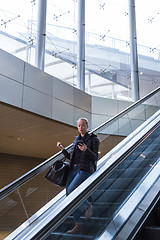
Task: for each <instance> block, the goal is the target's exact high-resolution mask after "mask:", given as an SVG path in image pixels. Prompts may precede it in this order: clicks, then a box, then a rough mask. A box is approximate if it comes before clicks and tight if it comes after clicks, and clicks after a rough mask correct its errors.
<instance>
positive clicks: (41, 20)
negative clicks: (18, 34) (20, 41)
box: [35, 0, 47, 70]
mask: <svg viewBox="0 0 160 240" xmlns="http://www.w3.org/2000/svg"><path fill="white" fill-rule="evenodd" d="M46 11H47V0H38V17H37V38H36V53H35V61H36V62H35V65H36V67H38V68H40V69H41V70H44V57H45V38H46Z"/></svg>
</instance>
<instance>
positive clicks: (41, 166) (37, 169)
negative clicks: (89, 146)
mask: <svg viewBox="0 0 160 240" xmlns="http://www.w3.org/2000/svg"><path fill="white" fill-rule="evenodd" d="M159 91H160V87H158V88H157V89H155V90H153V91H152V92H151V93H149V94H148V95H146V96H145V97H143V98H141V99H140V100H138V101H137V102H135V103H133V104H132V105H130V106H129V107H128V108H126V109H125V110H123V111H121V112H120V113H118V114H117V115H115V116H114V117H112V118H111V119H109V120H107V121H106V122H104V123H103V124H101V125H100V126H98V127H97V128H95V129H94V130H92V131H91V132H90V133H95V134H98V132H100V131H102V130H103V129H104V128H106V126H109V125H111V124H113V123H114V122H115V121H117V120H118V119H120V118H121V117H123V116H124V115H125V114H127V113H129V112H130V111H131V110H133V109H135V108H136V107H137V106H139V105H140V104H142V103H143V102H145V101H146V100H148V99H149V98H151V97H152V96H154V95H155V94H157V93H158V92H159ZM71 146H72V144H71V145H69V146H68V147H66V149H67V150H70V148H71ZM63 157H64V156H63V154H62V152H61V151H60V152H58V153H56V154H55V155H53V156H51V157H50V158H48V159H47V160H45V161H44V162H43V163H41V164H39V165H38V166H36V167H35V168H33V169H31V170H30V171H29V172H27V173H25V174H24V175H22V176H21V177H19V178H18V179H16V180H15V181H13V182H11V183H10V184H8V185H7V186H5V187H4V188H2V189H1V190H0V199H2V198H4V197H5V196H7V195H8V194H10V193H11V192H13V191H14V190H15V189H17V188H18V187H20V186H21V185H23V184H24V183H26V182H27V181H29V180H30V179H32V178H33V177H34V176H36V175H38V174H40V173H41V172H43V171H44V170H46V169H47V168H48V167H50V166H51V165H52V164H53V163H54V162H56V161H57V160H58V159H61V158H63Z"/></svg>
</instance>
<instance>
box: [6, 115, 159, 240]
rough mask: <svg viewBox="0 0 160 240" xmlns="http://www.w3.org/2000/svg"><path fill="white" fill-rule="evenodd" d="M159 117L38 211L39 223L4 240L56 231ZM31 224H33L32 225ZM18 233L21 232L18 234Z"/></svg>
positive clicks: (145, 124) (154, 125)
mask: <svg viewBox="0 0 160 240" xmlns="http://www.w3.org/2000/svg"><path fill="white" fill-rule="evenodd" d="M159 115H160V111H158V112H157V113H156V114H154V117H153V116H152V117H151V120H150V121H146V122H145V123H144V124H142V125H141V126H140V127H139V128H141V131H139V130H138V131H137V129H136V130H135V131H134V132H135V133H134V134H133V135H134V136H131V135H129V136H128V137H126V139H127V138H128V140H127V143H126V144H125V145H124V144H123V143H122V142H123V141H126V139H124V140H123V141H122V142H121V143H120V145H122V146H123V147H121V148H120V150H119V152H117V153H116V154H115V155H113V156H112V158H111V159H109V160H108V159H107V157H106V160H107V161H106V164H104V166H103V167H102V168H100V169H99V170H98V171H96V172H95V173H94V174H92V176H90V177H89V178H87V180H85V182H83V183H82V184H81V185H80V186H78V187H77V188H76V189H75V190H74V191H73V192H72V193H70V195H68V196H67V198H65V199H63V200H62V202H61V203H60V204H59V205H57V207H54V206H52V207H50V208H49V209H48V210H45V211H44V212H43V213H42V212H41V210H39V212H41V214H40V213H35V215H36V216H38V218H39V221H40V222H39V221H38V220H37V219H36V222H37V223H36V224H35V217H33V219H34V220H33V222H32V221H29V223H28V222H25V223H24V225H25V228H24V227H23V229H22V226H20V227H19V228H18V229H17V230H16V231H15V232H13V233H11V235H9V236H8V237H7V238H6V240H8V239H10V237H11V236H14V237H15V236H16V234H17V232H19V233H18V235H19V234H20V235H21V233H22V232H23V233H22V235H23V236H24V239H26V240H28V239H41V236H42V235H41V236H39V235H37V234H39V233H40V234H48V233H47V231H49V232H50V231H51V230H54V229H56V228H57V226H59V224H61V223H62V222H63V221H64V220H65V219H66V218H67V217H68V215H70V214H71V213H72V212H73V211H74V210H75V209H76V208H77V206H79V205H80V204H81V203H82V202H83V201H84V200H85V199H86V198H88V197H89V196H90V195H91V194H92V193H93V191H95V190H96V189H97V188H98V187H99V186H100V185H101V184H102V183H103V181H104V180H105V179H106V178H107V176H108V175H110V173H111V172H112V171H113V170H114V169H115V168H116V167H117V166H119V163H120V162H119V159H121V158H122V159H121V162H123V161H124V158H125V156H124V155H126V152H128V151H129V152H130V151H131V152H132V150H133V149H132V146H133V145H136V144H137V142H138V141H143V138H144V137H145V136H146V135H147V136H148V132H149V131H151V132H152V131H154V129H155V128H156V125H158V126H159V124H160V121H159ZM142 129H143V131H142ZM145 138H146V137H145ZM106 155H107V154H106ZM127 155H128V154H127ZM104 157H105V156H104ZM104 157H103V158H104ZM142 181H143V180H142ZM131 196H132V195H131ZM51 201H53V200H51ZM43 214H45V215H43ZM31 218H32V217H31ZM27 221H28V220H27ZM31 222H32V223H33V225H32V223H31ZM40 228H41V230H40ZM42 228H43V230H42ZM20 231H22V232H21V233H20ZM20 235H19V237H18V238H15V239H21V237H20ZM12 239H13V238H12ZM43 239H45V238H43Z"/></svg>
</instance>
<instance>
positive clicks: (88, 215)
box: [85, 204, 93, 220]
mask: <svg viewBox="0 0 160 240" xmlns="http://www.w3.org/2000/svg"><path fill="white" fill-rule="evenodd" d="M92 211H93V206H92V204H90V205H89V206H88V207H87V208H86V212H85V219H86V220H88V219H89V218H90V217H91V216H92Z"/></svg>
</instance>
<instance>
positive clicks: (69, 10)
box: [0, 0, 160, 100]
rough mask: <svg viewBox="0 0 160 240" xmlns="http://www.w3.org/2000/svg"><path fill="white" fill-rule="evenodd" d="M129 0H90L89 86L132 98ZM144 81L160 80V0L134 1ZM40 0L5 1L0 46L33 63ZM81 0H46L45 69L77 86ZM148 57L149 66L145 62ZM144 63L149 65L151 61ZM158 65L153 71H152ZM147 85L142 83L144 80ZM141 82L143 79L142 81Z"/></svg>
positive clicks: (1, 11)
mask: <svg viewBox="0 0 160 240" xmlns="http://www.w3.org/2000/svg"><path fill="white" fill-rule="evenodd" d="M128 2H129V1H128V0H94V1H93V0H86V1H85V4H86V10H85V12H86V15H85V18H86V19H85V21H86V25H85V30H86V37H85V41H86V50H85V54H86V76H85V81H86V92H88V93H89V94H91V95H94V96H101V97H107V98H113V99H122V100H131V77H130V56H129V52H130V47H129V17H128ZM135 4H136V21H137V42H138V55H139V62H140V63H141V62H142V63H141V65H142V66H141V69H140V71H139V79H140V82H142V83H143V82H144V81H148V82H149V83H151V84H153V85H155V88H156V87H158V85H159V84H160V78H159V70H158V67H157V68H154V66H155V62H156V64H158V65H157V66H159V69H160V65H159V60H160V59H159V55H160V33H159V32H158V31H157V29H159V20H160V12H159V11H160V1H159V0H152V1H147V2H146V0H141V1H138V0H137V1H136V0H135ZM37 5H38V0H14V1H13V0H5V1H4V0H3V1H1V7H0V8H1V9H0V15H1V27H0V31H1V32H0V33H1V34H0V47H1V48H2V49H4V50H5V51H7V52H10V53H12V54H14V55H15V56H17V57H19V58H21V59H22V60H24V61H26V62H28V63H30V64H32V65H35V43H36V34H37ZM77 5H78V4H77V0H58V1H56V0H47V28H46V54H45V70H44V71H45V72H47V73H49V74H51V75H53V76H55V77H57V78H59V79H61V80H63V81H65V82H67V83H69V84H71V85H73V86H75V87H77V69H76V63H77V58H76V56H77V8H78V6H77ZM145 61H148V62H147V64H148V65H149V66H150V67H149V68H148V67H144V66H143V65H144V64H143V63H145ZM147 64H146V63H145V65H147ZM153 71H154V72H153ZM142 85H143V84H142ZM140 86H141V85H140Z"/></svg>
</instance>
